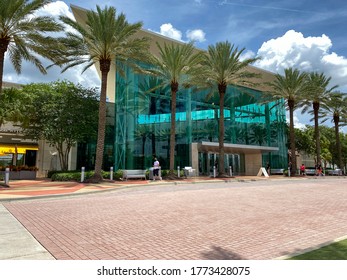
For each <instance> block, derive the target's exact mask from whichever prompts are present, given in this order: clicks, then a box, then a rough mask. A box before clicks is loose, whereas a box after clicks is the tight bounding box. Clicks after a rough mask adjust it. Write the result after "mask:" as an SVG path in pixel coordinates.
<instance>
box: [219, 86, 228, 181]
mask: <svg viewBox="0 0 347 280" xmlns="http://www.w3.org/2000/svg"><path fill="white" fill-rule="evenodd" d="M226 88H227V86H226V85H225V84H220V85H218V91H219V162H218V165H219V174H218V176H223V175H224V174H225V168H224V96H225V92H226Z"/></svg>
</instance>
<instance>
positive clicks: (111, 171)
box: [110, 166, 113, 181]
mask: <svg viewBox="0 0 347 280" xmlns="http://www.w3.org/2000/svg"><path fill="white" fill-rule="evenodd" d="M110 180H111V181H113V166H111V167H110Z"/></svg>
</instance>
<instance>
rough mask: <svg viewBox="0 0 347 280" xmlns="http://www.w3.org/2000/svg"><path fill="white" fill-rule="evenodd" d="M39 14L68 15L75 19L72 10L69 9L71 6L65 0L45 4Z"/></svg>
mask: <svg viewBox="0 0 347 280" xmlns="http://www.w3.org/2000/svg"><path fill="white" fill-rule="evenodd" d="M35 15H37V16H53V17H55V18H58V17H59V16H68V17H69V18H71V19H74V16H73V14H72V12H70V10H69V6H68V5H66V4H65V3H64V2H63V1H55V2H51V3H49V4H47V5H45V6H44V7H43V8H42V9H40V10H38V11H37V12H36V14H35Z"/></svg>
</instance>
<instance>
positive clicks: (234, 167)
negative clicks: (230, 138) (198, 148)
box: [199, 152, 242, 176]
mask: <svg viewBox="0 0 347 280" xmlns="http://www.w3.org/2000/svg"><path fill="white" fill-rule="evenodd" d="M218 162H219V154H216V153H202V152H200V153H199V174H201V175H205V176H213V167H214V166H216V172H217V174H218ZM224 166H225V173H226V174H228V175H230V168H231V172H232V176H235V175H236V176H237V175H240V173H241V172H242V167H241V156H240V155H239V154H225V155H224Z"/></svg>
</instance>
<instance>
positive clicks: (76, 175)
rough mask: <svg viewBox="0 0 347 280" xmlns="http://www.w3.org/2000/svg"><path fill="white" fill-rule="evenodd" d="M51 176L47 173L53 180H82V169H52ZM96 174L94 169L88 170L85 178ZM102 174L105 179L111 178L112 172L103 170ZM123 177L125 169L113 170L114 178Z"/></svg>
mask: <svg viewBox="0 0 347 280" xmlns="http://www.w3.org/2000/svg"><path fill="white" fill-rule="evenodd" d="M49 175H50V177H49V176H48V175H47V177H48V178H51V179H52V181H77V182H79V181H81V172H80V171H52V172H51V173H50V174H49ZM93 175H94V171H86V172H85V173H84V179H85V180H86V179H89V178H90V177H92V176H93ZM101 175H102V177H103V178H104V179H110V172H109V171H102V172H101ZM122 177H123V171H122V170H117V171H116V172H113V180H119V179H120V178H122Z"/></svg>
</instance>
